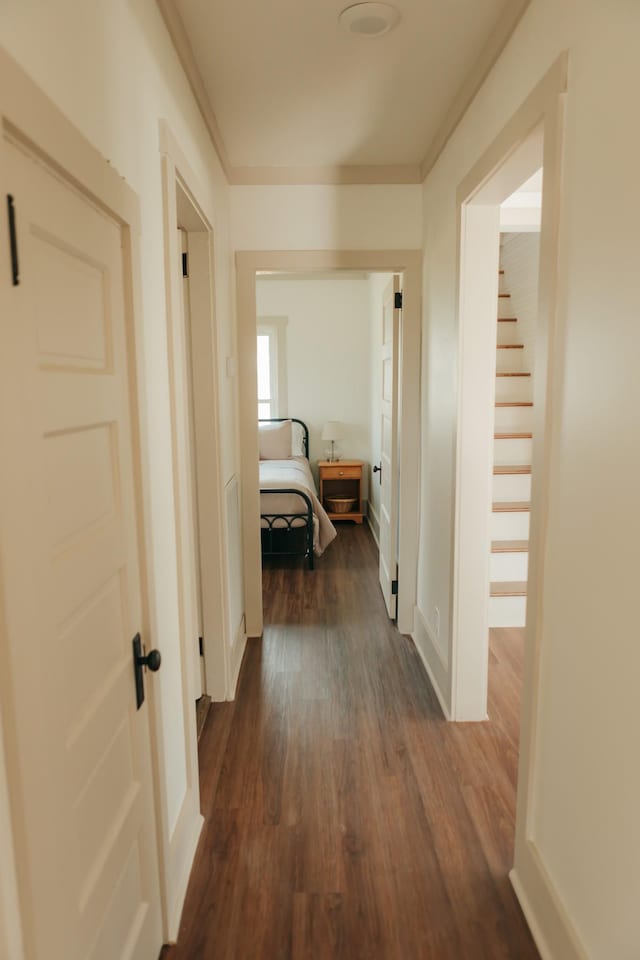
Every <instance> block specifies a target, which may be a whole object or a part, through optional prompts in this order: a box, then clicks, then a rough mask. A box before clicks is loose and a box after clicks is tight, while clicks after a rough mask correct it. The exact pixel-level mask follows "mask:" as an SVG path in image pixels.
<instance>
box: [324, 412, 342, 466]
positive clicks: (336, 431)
mask: <svg viewBox="0 0 640 960" xmlns="http://www.w3.org/2000/svg"><path fill="white" fill-rule="evenodd" d="M343 437H344V430H343V428H342V424H341V423H340V421H339V420H327V422H326V423H325V425H324V427H323V428H322V439H323V440H330V441H331V453H330V454H329V462H330V463H333V461H334V460H337V459H338V458H337V457H336V455H335V442H336V440H342V439H343Z"/></svg>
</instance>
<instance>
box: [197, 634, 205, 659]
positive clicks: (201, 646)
mask: <svg viewBox="0 0 640 960" xmlns="http://www.w3.org/2000/svg"><path fill="white" fill-rule="evenodd" d="M198 650H199V651H200V656H201V657H204V637H198Z"/></svg>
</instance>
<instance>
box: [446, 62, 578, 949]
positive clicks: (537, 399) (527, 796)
mask: <svg viewBox="0 0 640 960" xmlns="http://www.w3.org/2000/svg"><path fill="white" fill-rule="evenodd" d="M568 67H569V55H568V53H567V52H566V51H565V52H564V53H562V54H561V55H560V56H559V57H558V58H557V60H556V61H555V62H554V63H553V64H552V66H551V67H550V68H549V70H548V71H547V73H546V74H545V75H544V77H543V78H542V80H541V81H540V82H539V84H538V85H537V86H536V87H535V88H534V90H533V91H532V93H531V94H530V95H529V97H528V98H527V99H526V100H525V101H524V103H523V104H522V106H521V107H520V108H519V109H518V110H517V111H516V112H515V114H514V115H513V116H512V117H511V119H510V120H509V122H508V123H507V124H506V126H505V127H504V128H503V129H502V132H501V133H500V134H499V135H498V136H497V137H496V139H495V140H494V141H493V143H492V144H491V145H490V146H489V148H488V149H487V150H486V151H485V153H484V154H483V155H482V156H481V157H480V159H479V160H478V162H477V163H476V164H475V165H474V166H473V168H472V169H471V170H470V172H469V173H468V175H467V176H466V177H465V179H464V180H463V181H462V182H461V183H460V185H459V187H458V191H457V197H456V210H457V222H458V255H457V261H458V264H457V277H458V281H460V278H461V269H462V263H461V257H462V254H463V250H462V244H461V240H462V230H463V213H464V207H465V206H466V205H468V204H472V203H473V201H474V200H475V201H476V202H478V203H479V204H480V207H479V209H482V204H483V203H484V205H485V210H486V208H487V206H490V205H491V204H492V203H495V198H492V197H491V195H490V190H489V193H487V191H486V190H485V194H484V195H483V194H482V191H483V189H485V188H486V187H487V186H489V187H490V185H491V181H492V180H493V179H494V178H495V175H496V173H497V172H498V171H499V170H500V169H501V168H503V167H504V166H505V164H506V163H507V161H508V160H509V159H510V158H511V157H512V156H513V155H514V153H515V151H517V150H518V149H520V148H521V147H523V145H525V144H526V142H527V140H529V139H530V138H531V136H532V135H533V134H535V132H536V131H537V130H541V131H542V135H543V161H542V166H543V168H544V173H543V197H542V223H541V230H540V275H539V286H538V323H537V327H536V338H537V349H536V362H535V378H534V398H533V399H534V408H533V409H534V427H533V436H534V440H533V463H532V492H531V530H530V539H529V578H528V584H529V586H528V593H529V597H528V602H527V618H526V627H525V662H524V682H523V688H522V704H521V729H520V756H519V768H518V797H517V815H516V840H515V863H514V867H513V870H512V871H511V873H510V879H511V882H512V885H513V887H514V890H515V892H516V895H517V896H518V899H519V900H520V903H521V905H522V907H523V910H524V912H525V915H526V916H527V918H528V921H529V924H530V926H531V928H532V930H533V932H534V933H535V934H536V939H537V941H538V944H539V946H540V947H541V949H542V947H543V943H542V942H541V940H542V935H541V930H543V929H544V930H545V932H546V933H547V935H549V936H550V939H549V942H548V948H549V949H550V950H551V951H552V952H553V954H554V956H562V957H566V958H567V960H569V958H571V960H573V958H575V960H578V958H579V957H581V956H582V949H581V947H580V943H579V938H578V935H577V933H576V931H575V928H574V926H573V923H572V921H571V918H570V917H569V915H568V914H567V913H566V911H565V910H564V907H563V905H562V903H561V901H560V900H559V898H558V896H557V894H556V891H555V888H554V886H553V882H552V880H551V878H550V877H549V875H548V873H547V871H546V869H545V866H544V863H543V858H542V857H541V856H540V853H539V848H538V846H537V842H536V836H535V794H534V785H535V783H536V780H537V776H538V733H539V726H540V713H539V700H540V674H541V663H542V659H543V658H544V656H545V653H546V651H545V650H544V649H543V645H542V628H543V618H544V596H543V588H544V570H545V555H546V538H547V530H548V523H549V473H550V469H551V450H552V446H553V443H554V424H553V410H554V408H555V406H556V403H557V400H558V393H559V391H560V390H561V384H560V383H559V373H558V369H557V365H556V364H555V363H554V350H557V349H558V340H557V338H558V331H557V323H556V315H557V310H558V301H557V276H558V266H559V264H558V258H559V243H558V238H559V232H560V222H561V189H562V161H563V131H564V117H565V101H566V94H567V89H568ZM494 280H495V278H494ZM458 296H459V297H460V300H459V302H458V304H457V310H456V312H457V315H458V318H459V324H460V331H459V332H460V354H459V369H463V368H464V359H465V357H464V354H463V350H464V334H465V331H464V330H463V329H462V327H463V325H464V324H465V321H466V320H467V319H468V320H471V319H472V311H465V310H464V304H463V302H462V299H463V298H462V296H461V291H460V286H459V288H458ZM494 315H495V311H494ZM476 320H477V318H476ZM463 414H464V410H463V407H462V406H461V405H459V407H458V415H457V419H456V448H457V453H456V465H455V474H454V476H455V490H454V499H455V525H454V534H453V537H454V550H453V557H452V570H451V578H452V583H453V585H454V589H453V591H452V600H451V613H452V623H453V629H452V641H451V642H452V646H451V675H450V682H451V712H452V718H453V719H459V717H458V697H459V695H460V690H459V682H460V672H461V669H462V668H461V662H460V652H461V638H460V636H459V635H458V630H457V624H458V622H459V621H458V618H457V617H455V616H454V613H455V610H456V608H457V607H459V606H460V605H461V604H462V603H464V602H465V598H466V594H465V585H464V583H463V582H462V580H461V578H460V577H459V575H458V560H459V558H460V553H461V551H462V550H463V549H464V548H465V542H464V538H465V518H464V516H463V515H462V514H461V513H460V510H459V507H460V498H461V487H462V485H463V484H464V483H465V475H463V466H464V468H465V473H466V483H467V486H468V484H469V482H471V481H472V480H473V477H472V474H473V463H474V457H473V450H468V449H467V448H466V446H465V439H464V438H465V431H464V424H463V422H462V418H463ZM466 433H467V435H468V434H469V431H468V430H467V431H466ZM491 435H492V431H491ZM536 438H537V439H536ZM486 442H487V443H490V442H491V439H490V437H488V438H486ZM485 452H486V451H485ZM468 455H470V460H468V459H467V456H468ZM484 459H485V460H486V457H485V458H484ZM482 462H484V460H483V461H482ZM477 506H478V509H486V505H483V504H478V505H477ZM484 546H485V547H486V541H485V544H484ZM487 566H488V565H487ZM476 572H477V571H476ZM486 602H487V603H488V596H487V598H486ZM485 642H487V643H488V641H485ZM487 656H488V649H487ZM465 719H472V718H471V717H465ZM473 719H485V717H484V716H483V717H480V716H478V717H475V718H473Z"/></svg>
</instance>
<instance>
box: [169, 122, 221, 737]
mask: <svg viewBox="0 0 640 960" xmlns="http://www.w3.org/2000/svg"><path fill="white" fill-rule="evenodd" d="M161 129H162V134H163V137H164V139H165V140H166V142H167V147H168V149H167V151H166V153H165V155H164V157H163V187H164V204H165V225H166V231H165V253H166V256H165V270H166V284H167V301H168V304H169V315H168V342H169V379H170V389H171V412H172V438H173V485H174V497H175V507H176V511H175V512H176V541H177V553H178V581H179V588H180V596H179V602H180V621H181V622H180V630H181V635H182V641H183V642H182V662H181V663H180V665H179V669H180V671H181V673H182V676H183V685H184V688H185V701H186V702H187V703H188V704H189V705H190V711H191V717H190V719H189V724H188V725H189V727H191V729H192V730H193V731H194V733H195V729H196V717H197V720H198V723H199V724H200V725H202V723H203V719H204V717H205V716H206V709H207V707H208V704H209V703H210V702H211V701H221V700H225V699H226V698H227V696H228V695H229V693H230V683H229V665H228V660H229V651H228V646H227V644H226V643H225V638H226V637H228V635H229V631H228V629H227V623H228V589H227V576H228V574H227V565H226V562H225V560H226V558H225V556H224V551H225V542H226V540H225V529H224V511H223V509H222V493H223V489H224V486H223V480H222V468H221V463H220V456H219V450H220V423H219V411H218V369H219V368H218V357H217V342H216V321H215V256H214V235H213V228H212V222H211V216H210V215H208V214H207V212H206V205H203V200H202V197H203V193H202V191H201V190H200V189H199V185H198V181H197V179H196V178H195V176H194V174H193V173H192V171H191V170H190V169H189V168H188V166H187V164H186V162H185V161H184V158H182V156H181V153H180V150H179V147H178V145H177V144H176V143H175V141H174V139H173V137H172V136H171V135H170V133H169V131H168V129H167V128H166V127H162V128H161ZM177 666H178V665H177ZM196 704H197V706H196ZM192 725H193V726H192ZM194 743H195V737H194Z"/></svg>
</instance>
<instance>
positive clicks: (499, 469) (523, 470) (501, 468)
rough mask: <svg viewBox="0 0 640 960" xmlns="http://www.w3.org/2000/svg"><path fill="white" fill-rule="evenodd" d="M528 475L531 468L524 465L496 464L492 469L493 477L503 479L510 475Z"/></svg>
mask: <svg viewBox="0 0 640 960" xmlns="http://www.w3.org/2000/svg"><path fill="white" fill-rule="evenodd" d="M530 473H531V466H530V464H526V463H496V464H495V465H494V467H493V475H494V477H504V476H509V475H510V474H514V475H518V476H525V475H528V474H530Z"/></svg>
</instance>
